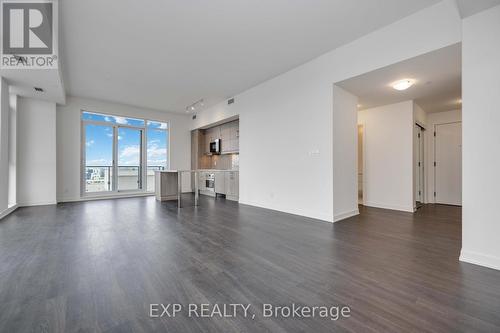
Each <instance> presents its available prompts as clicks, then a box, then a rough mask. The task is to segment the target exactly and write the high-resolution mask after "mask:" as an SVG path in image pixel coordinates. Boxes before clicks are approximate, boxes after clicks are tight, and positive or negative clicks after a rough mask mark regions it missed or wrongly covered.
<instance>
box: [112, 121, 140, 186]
mask: <svg viewBox="0 0 500 333" xmlns="http://www.w3.org/2000/svg"><path fill="white" fill-rule="evenodd" d="M117 139H118V140H117V141H118V159H117V160H118V166H117V167H118V170H117V179H118V191H130V190H140V189H142V170H143V156H142V155H143V154H142V146H143V145H142V142H143V130H140V129H135V128H129V127H118V137H117Z"/></svg>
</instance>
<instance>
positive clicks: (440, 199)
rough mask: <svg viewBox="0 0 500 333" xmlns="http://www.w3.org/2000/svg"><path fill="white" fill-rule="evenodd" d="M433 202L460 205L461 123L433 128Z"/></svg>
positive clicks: (445, 124) (437, 125) (438, 125)
mask: <svg viewBox="0 0 500 333" xmlns="http://www.w3.org/2000/svg"><path fill="white" fill-rule="evenodd" d="M434 197H435V202H436V203H439V204H447V205H456V206H461V205H462V122H452V123H444V124H436V125H435V127H434Z"/></svg>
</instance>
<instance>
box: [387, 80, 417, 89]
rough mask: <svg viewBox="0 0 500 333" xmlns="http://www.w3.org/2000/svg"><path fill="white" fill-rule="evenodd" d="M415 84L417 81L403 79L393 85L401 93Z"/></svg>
mask: <svg viewBox="0 0 500 333" xmlns="http://www.w3.org/2000/svg"><path fill="white" fill-rule="evenodd" d="M414 83H415V80H412V79H403V80H399V81H396V82H394V83H393V84H391V85H392V87H393V88H394V89H396V90H399V91H401V90H406V89H408V88H410V87H411V86H412V85H413V84H414Z"/></svg>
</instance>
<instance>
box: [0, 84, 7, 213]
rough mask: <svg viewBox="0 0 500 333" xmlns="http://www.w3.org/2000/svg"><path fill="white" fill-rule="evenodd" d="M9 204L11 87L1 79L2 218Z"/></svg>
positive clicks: (0, 206)
mask: <svg viewBox="0 0 500 333" xmlns="http://www.w3.org/2000/svg"><path fill="white" fill-rule="evenodd" d="M8 203H9V86H8V84H7V81H6V80H5V79H4V78H0V216H3V213H4V212H5V211H6V210H7V208H8Z"/></svg>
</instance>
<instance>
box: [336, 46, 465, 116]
mask: <svg viewBox="0 0 500 333" xmlns="http://www.w3.org/2000/svg"><path fill="white" fill-rule="evenodd" d="M461 54H462V52H461V44H455V45H452V46H449V47H445V48H442V49H439V50H436V51H433V52H430V53H426V54H424V55H421V56H418V57H415V58H411V59H408V60H405V61H402V62H399V63H397V64H393V65H390V66H387V67H384V68H380V69H378V70H375V71H373V72H369V73H366V74H363V75H360V76H356V77H353V78H350V79H348V80H345V81H342V82H338V83H337V85H339V86H341V87H342V88H344V89H346V90H347V91H349V92H351V93H352V94H354V95H356V96H358V98H359V104H360V107H359V108H360V109H368V108H372V107H377V106H381V105H386V104H392V103H398V102H402V101H406V100H415V102H416V103H417V104H418V105H419V106H420V107H421V108H422V109H424V110H425V111H426V112H440V111H447V110H453V109H457V108H461V102H460V101H461V95H462V94H461V82H462V81H461V77H462V57H461ZM405 78H409V79H414V80H416V82H415V84H414V85H413V86H412V87H410V88H408V89H407V90H404V91H397V90H394V89H393V88H392V86H391V83H393V82H394V81H397V80H401V79H405Z"/></svg>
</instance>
